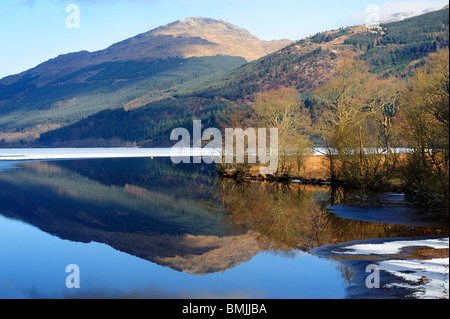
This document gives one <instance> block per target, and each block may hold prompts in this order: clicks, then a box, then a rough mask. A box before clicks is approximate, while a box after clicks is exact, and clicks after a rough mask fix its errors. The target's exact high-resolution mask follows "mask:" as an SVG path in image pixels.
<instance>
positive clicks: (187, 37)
mask: <svg viewBox="0 0 450 319" xmlns="http://www.w3.org/2000/svg"><path fill="white" fill-rule="evenodd" d="M287 43H289V41H261V40H259V39H258V38H256V37H255V36H253V35H251V34H250V33H249V32H248V31H246V30H244V29H240V28H238V27H236V26H234V25H232V24H230V23H227V22H225V21H222V20H218V19H204V18H188V19H186V20H182V21H176V22H173V23H171V24H168V25H166V26H162V27H159V28H157V29H154V30H151V31H149V32H146V33H143V34H140V35H137V36H135V37H133V38H130V39H127V40H124V41H122V42H119V43H116V44H114V45H112V46H110V47H109V48H106V49H104V50H100V51H96V52H87V51H82V52H75V53H70V54H66V55H61V56H58V57H56V58H54V59H51V60H49V61H46V62H44V63H42V64H40V65H38V66H36V67H35V68H33V69H30V70H28V71H25V72H22V73H20V74H17V75H12V76H8V77H5V78H3V79H0V132H3V134H2V136H0V140H1V139H2V138H3V139H5V140H14V139H15V140H18V139H21V138H23V139H25V140H26V139H29V140H32V139H34V138H35V137H37V136H39V134H41V133H43V132H45V131H47V130H50V129H54V128H55V127H61V126H65V125H68V124H71V123H74V122H76V121H78V120H80V119H82V118H84V117H86V116H89V115H92V114H95V113H97V112H99V111H102V110H104V109H109V108H113V109H114V108H123V107H125V108H130V107H131V108H135V107H139V106H141V105H142V104H145V103H147V102H149V101H152V100H158V99H160V98H162V97H165V96H170V95H171V94H172V93H173V92H174V91H176V90H177V89H178V88H179V87H186V86H189V85H190V82H195V81H196V80H197V79H199V78H201V77H209V76H211V75H213V74H216V73H222V72H223V71H226V70H229V69H230V68H233V67H236V66H238V65H240V64H242V63H245V62H246V61H250V60H253V59H256V58H259V57H261V56H263V55H266V54H267V53H269V52H273V51H274V50H276V49H279V48H280V47H282V46H284V45H286V44H287Z"/></svg>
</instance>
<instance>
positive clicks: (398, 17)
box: [378, 9, 435, 23]
mask: <svg viewBox="0 0 450 319" xmlns="http://www.w3.org/2000/svg"><path fill="white" fill-rule="evenodd" d="M433 11H435V9H425V10H417V11H406V12H397V13H394V14H391V15H388V16H386V17H383V18H381V19H380V21H378V23H391V22H397V21H403V20H405V19H409V18H412V17H417V16H420V15H422V14H425V13H428V12H433Z"/></svg>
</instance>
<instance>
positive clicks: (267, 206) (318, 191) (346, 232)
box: [215, 179, 448, 252]
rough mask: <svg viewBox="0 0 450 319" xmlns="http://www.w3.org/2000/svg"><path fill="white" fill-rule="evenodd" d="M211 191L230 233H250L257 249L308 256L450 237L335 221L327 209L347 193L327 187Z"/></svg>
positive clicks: (235, 184) (221, 186)
mask: <svg viewBox="0 0 450 319" xmlns="http://www.w3.org/2000/svg"><path fill="white" fill-rule="evenodd" d="M215 187H216V188H217V189H218V194H220V198H221V203H222V206H223V210H224V211H225V212H226V213H227V214H226V217H225V218H226V219H227V220H228V221H230V222H231V223H230V224H231V225H233V227H234V229H233V230H234V231H239V230H253V231H254V232H256V234H257V236H256V237H257V239H258V242H259V243H260V245H261V247H262V248H263V249H269V250H273V251H279V252H280V251H284V252H289V251H291V250H293V249H297V250H301V251H306V252H307V251H309V250H311V249H312V248H315V247H320V246H324V245H335V244H338V243H342V242H347V241H352V240H362V239H371V238H394V237H413V236H422V235H440V234H444V233H447V232H448V231H446V230H440V229H434V228H428V227H413V226H407V225H401V224H386V223H375V222H365V221H358V220H348V219H342V218H339V217H336V216H335V215H334V214H331V213H330V212H329V211H328V210H327V209H326V207H327V206H328V205H329V204H330V201H334V203H336V202H335V201H336V198H337V197H343V196H345V194H344V191H343V190H342V189H340V190H335V189H330V188H329V187H328V186H311V185H304V184H299V183H276V182H254V181H235V180H230V179H219V180H218V181H217V183H216V186H215ZM337 195H338V196H337Z"/></svg>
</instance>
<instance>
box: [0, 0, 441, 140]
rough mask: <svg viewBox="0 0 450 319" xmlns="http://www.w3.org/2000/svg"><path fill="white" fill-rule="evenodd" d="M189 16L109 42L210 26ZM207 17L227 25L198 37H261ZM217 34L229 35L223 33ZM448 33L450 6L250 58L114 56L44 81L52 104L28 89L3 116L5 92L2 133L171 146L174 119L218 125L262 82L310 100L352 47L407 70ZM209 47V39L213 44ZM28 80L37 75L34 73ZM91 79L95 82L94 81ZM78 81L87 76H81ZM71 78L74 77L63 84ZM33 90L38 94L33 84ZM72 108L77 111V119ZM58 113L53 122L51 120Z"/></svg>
mask: <svg viewBox="0 0 450 319" xmlns="http://www.w3.org/2000/svg"><path fill="white" fill-rule="evenodd" d="M183 21H184V22H177V23H174V24H169V25H167V26H164V27H160V28H157V29H155V30H152V31H151V32H149V33H147V34H142V35H140V36H138V37H135V38H132V40H131V39H129V40H126V41H125V42H121V43H118V44H117V45H115V46H116V47H115V46H112V47H111V48H109V49H110V50H112V48H114V47H115V48H114V50H113V51H117V52H119V51H120V50H119V48H120V47H123V48H126V47H127V45H126V44H127V41H128V45H130V46H134V45H137V44H136V43H137V42H136V43H134V44H133V45H131V44H130V43H129V42H130V41H138V40H139V38H145V37H148V38H155V37H161V36H166V33H167V34H168V33H171V34H176V37H175V38H177V39H178V38H180V37H181V38H183V37H184V36H185V35H186V32H187V31H186V30H187V29H189V30H191V31H190V32H193V31H192V30H194V29H195V30H206V29H207V27H206V26H202V27H197V28H194V27H193V26H192V24H199V23H200V22H199V20H198V18H192V19H187V20H183ZM195 21H197V22H196V23H194V22H195ZM201 22H202V25H210V24H211V23H213V24H214V25H216V24H218V25H221V26H222V27H223V29H222V30H220V28H219V27H218V26H217V27H214V28H212V29H218V30H209V31H208V32H207V35H202V34H201V33H195V34H194V33H192V34H191V35H192V36H194V35H197V36H198V38H197V41H199V39H202V40H204V41H208V42H213V41H215V42H216V43H224V44H223V46H222V48H225V43H226V42H227V41H228V42H229V43H231V40H224V39H226V38H223V37H224V36H225V35H226V32H225V30H228V29H230V28H231V30H234V31H233V32H232V33H233V34H240V36H239V37H238V36H235V37H234V38H235V39H244V38H248V39H249V42H251V41H250V39H253V40H254V37H252V36H251V35H249V34H248V33H247V32H246V31H245V30H242V29H240V32H238V31H236V30H235V28H234V27H232V26H231V25H229V24H227V23H225V22H220V21H219V20H214V19H211V20H208V19H202V20H201ZM198 32H200V31H198ZM230 32H231V31H230ZM218 34H220V35H221V37H222V38H221V39H218V38H219V36H218ZM448 34H449V12H448V8H447V9H442V10H438V11H434V12H429V13H426V14H423V15H420V16H416V17H412V18H408V19H404V20H402V21H398V22H393V23H386V24H381V25H380V27H379V28H376V29H374V28H368V27H366V26H350V27H347V28H341V29H339V30H331V31H327V32H321V33H318V34H316V35H313V36H311V37H308V38H306V39H302V40H300V41H297V42H293V43H290V44H288V45H287V46H284V47H283V48H281V49H279V50H277V51H275V52H272V53H269V54H267V55H264V56H262V57H260V58H259V59H256V60H253V61H250V62H246V63H245V61H246V60H245V59H244V58H243V57H239V58H237V57H225V56H220V55H219V56H209V57H190V58H189V57H188V56H187V55H186V56H185V57H177V58H167V59H163V60H155V61H141V60H139V61H127V62H107V63H103V64H100V65H96V66H94V67H90V68H85V69H81V70H79V71H77V72H73V73H72V74H71V75H70V77H69V78H64V77H62V78H60V79H62V80H59V82H53V83H52V84H51V85H47V86H45V87H43V88H42V89H41V90H38V92H41V93H43V92H44V91H43V90H44V89H47V90H50V88H54V89H55V91H56V93H55V92H52V91H45V93H46V92H49V93H50V95H52V94H55V95H57V96H58V99H55V100H56V101H55V102H54V104H50V106H48V104H44V105H42V104H41V106H40V107H41V109H40V110H39V111H35V112H34V113H32V112H30V111H29V105H28V104H27V103H24V102H23V101H24V100H26V96H25V97H22V96H20V95H19V96H18V101H16V102H14V103H12V104H9V105H10V106H13V107H14V108H15V110H17V109H19V108H22V109H23V110H28V113H26V115H25V116H24V115H23V112H19V111H16V112H15V113H14V112H10V113H3V114H4V115H2V112H4V110H5V109H6V108H7V107H8V105H3V106H2V102H1V101H0V115H1V116H0V131H1V130H2V129H3V130H4V132H5V129H7V130H9V132H10V133H9V135H5V134H3V136H7V137H9V138H11V140H13V138H12V137H14V138H15V139H16V140H18V138H21V136H25V135H26V134H28V136H31V137H32V138H30V139H29V140H30V141H32V143H35V144H34V145H39V146H40V145H45V146H122V145H139V146H163V145H165V146H168V145H169V144H170V143H171V142H170V138H169V135H170V132H171V130H172V129H173V128H175V127H186V128H190V127H192V119H194V118H195V119H201V120H202V123H203V124H204V125H205V127H211V126H217V122H216V121H217V120H218V119H220V117H221V116H222V114H223V112H224V110H226V109H227V108H228V107H230V106H231V105H239V106H241V107H243V108H246V107H248V106H249V105H250V104H251V102H252V100H253V98H254V96H255V94H256V93H258V92H260V91H262V90H267V89H272V88H279V87H295V88H296V89H297V90H298V91H299V92H300V93H301V94H302V95H303V97H304V99H305V103H306V105H308V103H310V98H311V96H312V95H313V93H314V90H315V89H316V88H318V87H320V86H321V85H322V84H324V83H326V82H327V81H328V80H329V79H331V78H332V77H333V75H334V74H335V68H336V65H337V64H338V62H339V60H341V59H342V58H343V57H344V56H348V55H353V56H358V57H359V58H361V59H363V60H365V61H366V62H367V64H368V65H369V66H371V68H372V72H375V73H379V74H384V75H386V76H391V75H397V76H407V75H408V73H410V72H411V71H413V70H414V68H415V67H416V66H417V65H420V63H421V61H422V59H423V58H424V57H425V56H427V54H429V53H432V52H435V51H436V50H438V49H440V48H445V47H448V45H449V42H448V41H449V40H448V39H449V35H448ZM188 38H189V37H188ZM183 39H186V38H183ZM214 39H215V40H214ZM139 41H143V40H142V39H141V40H139ZM254 41H256V42H258V41H257V40H254ZM256 42H255V43H256ZM266 44H267V43H266ZM237 46H238V44H236V45H235V46H234V47H235V48H236V47H237ZM247 47H250V44H249V45H248V46H247ZM192 48H193V47H191V49H192ZM210 48H211V47H208V45H205V50H209V49H210ZM192 50H194V49H192ZM137 51H138V52H140V51H142V50H137ZM186 52H187V51H186ZM205 52H207V51H205ZM186 57H187V58H186ZM247 58H248V57H247ZM158 70H159V71H158ZM195 72H196V74H195V76H193V75H192V74H193V73H195ZM156 78H158V81H156V80H155V79H156ZM86 79H88V80H86ZM169 79H170V80H169ZM27 80H29V81H32V80H33V78H29V79H27ZM91 80H95V81H93V82H92V83H91V82H89V81H91ZM23 81H25V80H23ZM64 81H66V82H64ZM76 81H79V82H81V83H74V82H76ZM68 82H70V83H71V85H69V86H67V85H64V84H65V83H68ZM57 84H58V85H57ZM17 85H18V84H17ZM77 86H79V87H82V88H83V94H84V95H80V94H79V93H80V90H75V91H74V88H75V87H77ZM4 87H5V86H4ZM18 87H21V85H18ZM86 87H87V88H88V89H86ZM9 88H11V86H9ZM69 89H70V90H69ZM1 90H2V86H1V84H0V96H3V95H2V94H1ZM31 92H33V90H31ZM86 92H89V93H86ZM63 93H64V94H63ZM27 94H28V96H30V93H27ZM96 94H98V96H97V95H96ZM48 96H49V95H48V94H41V95H38V94H36V95H34V97H35V98H34V100H33V105H34V107H36V106H37V105H38V103H37V102H39V101H40V100H39V99H40V98H42V97H45V99H44V102H47V103H48V101H47V100H48V98H47V97H48ZM21 99H22V100H21ZM46 99H47V100H46ZM57 101H59V102H57ZM77 110H80V111H79V113H76V111H77ZM11 114H15V115H17V117H16V118H15V120H14V121H11V118H12V115H11ZM27 114H33V116H29V115H27ZM67 114H70V115H71V116H73V115H74V114H75V115H76V116H73V118H69V117H68V116H67ZM27 116H29V117H27ZM61 119H63V120H61ZM68 119H70V121H68ZM52 121H53V122H52ZM50 122H51V123H53V125H54V126H50V125H49V124H48V123H50ZM11 123H14V125H12V124H11ZM22 123H23V125H22V126H20V125H21V124H22ZM36 123H37V124H36ZM27 125H28V126H27ZM37 125H41V126H44V127H39V126H37ZM57 125H59V126H60V127H56V126H57ZM33 129H35V131H33ZM27 130H28V131H27ZM20 134H23V135H20ZM3 138H4V139H5V140H7V138H5V137H3ZM1 139H2V137H1V136H0V140H1ZM0 144H1V143H0ZM3 145H7V144H5V143H4V144H3ZM20 145H26V144H25V143H20ZM30 145H33V144H30Z"/></svg>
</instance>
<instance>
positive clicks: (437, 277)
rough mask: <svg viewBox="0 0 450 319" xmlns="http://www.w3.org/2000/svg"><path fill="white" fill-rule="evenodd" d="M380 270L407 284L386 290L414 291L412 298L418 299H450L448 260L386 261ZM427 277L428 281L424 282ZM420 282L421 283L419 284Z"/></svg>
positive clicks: (389, 285)
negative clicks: (404, 289) (401, 288)
mask: <svg viewBox="0 0 450 319" xmlns="http://www.w3.org/2000/svg"><path fill="white" fill-rule="evenodd" d="M378 266H379V267H380V270H384V271H387V272H389V273H391V274H393V275H395V276H397V277H401V278H403V279H404V280H405V281H406V282H405V283H402V284H398V283H392V284H388V285H385V286H384V287H385V288H390V287H403V288H409V289H412V290H413V291H414V293H413V294H412V297H414V298H417V299H443V298H445V299H448V298H449V297H448V296H449V294H448V258H435V259H430V260H416V259H413V260H386V261H381V262H380V263H379V264H378ZM423 276H425V277H426V279H425V278H424V279H425V280H422V282H421V279H422V277H423ZM419 282H421V283H420V284H419Z"/></svg>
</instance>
